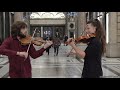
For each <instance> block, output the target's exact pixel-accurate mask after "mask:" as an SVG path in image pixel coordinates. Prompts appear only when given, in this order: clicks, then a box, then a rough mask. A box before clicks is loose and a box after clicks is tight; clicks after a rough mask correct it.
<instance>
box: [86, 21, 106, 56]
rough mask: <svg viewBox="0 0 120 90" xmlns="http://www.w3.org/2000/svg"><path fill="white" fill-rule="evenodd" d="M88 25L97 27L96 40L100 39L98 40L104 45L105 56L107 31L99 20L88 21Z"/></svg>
mask: <svg viewBox="0 0 120 90" xmlns="http://www.w3.org/2000/svg"><path fill="white" fill-rule="evenodd" d="M87 24H91V25H92V26H94V27H96V33H95V34H96V38H98V40H100V42H101V43H102V54H104V53H105V51H106V37H105V30H104V29H103V26H102V24H101V22H100V21H99V20H98V19H94V20H90V21H88V22H87Z"/></svg>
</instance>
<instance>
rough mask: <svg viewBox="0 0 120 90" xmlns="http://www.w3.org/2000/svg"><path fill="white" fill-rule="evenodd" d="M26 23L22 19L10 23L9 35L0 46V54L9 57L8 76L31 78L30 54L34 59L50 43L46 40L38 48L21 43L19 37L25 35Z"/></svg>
mask: <svg viewBox="0 0 120 90" xmlns="http://www.w3.org/2000/svg"><path fill="white" fill-rule="evenodd" d="M27 33H28V31H27V24H26V23H25V22H23V21H17V22H15V23H14V24H13V25H12V28H11V36H10V37H8V38H7V39H5V40H4V42H3V43H2V45H1V46H0V54H2V55H7V56H8V59H9V76H10V78H31V77H32V73H31V63H30V56H31V57H32V58H33V59H36V58H38V57H40V56H41V55H43V52H44V51H45V50H46V49H47V48H48V47H49V46H51V45H52V42H51V41H49V42H46V43H45V44H44V45H43V46H42V48H41V49H40V50H37V51H36V49H35V48H34V46H33V44H31V45H30V48H29V51H28V52H27V49H28V45H21V42H20V39H22V38H25V37H26V35H27Z"/></svg>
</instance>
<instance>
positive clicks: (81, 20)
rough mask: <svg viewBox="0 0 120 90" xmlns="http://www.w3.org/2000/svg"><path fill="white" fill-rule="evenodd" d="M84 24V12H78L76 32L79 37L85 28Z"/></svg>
mask: <svg viewBox="0 0 120 90" xmlns="http://www.w3.org/2000/svg"><path fill="white" fill-rule="evenodd" d="M85 25H86V14H85V12H78V32H77V36H78V37H79V36H80V35H81V33H82V31H83V30H85Z"/></svg>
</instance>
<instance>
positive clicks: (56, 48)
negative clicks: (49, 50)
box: [54, 46, 59, 55]
mask: <svg viewBox="0 0 120 90" xmlns="http://www.w3.org/2000/svg"><path fill="white" fill-rule="evenodd" d="M58 52H59V46H57V47H54V53H55V54H56V55H58Z"/></svg>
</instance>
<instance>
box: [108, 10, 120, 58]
mask: <svg viewBox="0 0 120 90" xmlns="http://www.w3.org/2000/svg"><path fill="white" fill-rule="evenodd" d="M118 19H119V18H118V15H117V12H109V30H108V34H109V37H108V38H109V42H108V44H107V46H106V49H107V50H106V56H107V57H120V43H119V42H118V39H119V36H118V28H117V27H118V25H119V24H118V22H119V21H120V20H119V21H118Z"/></svg>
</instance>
